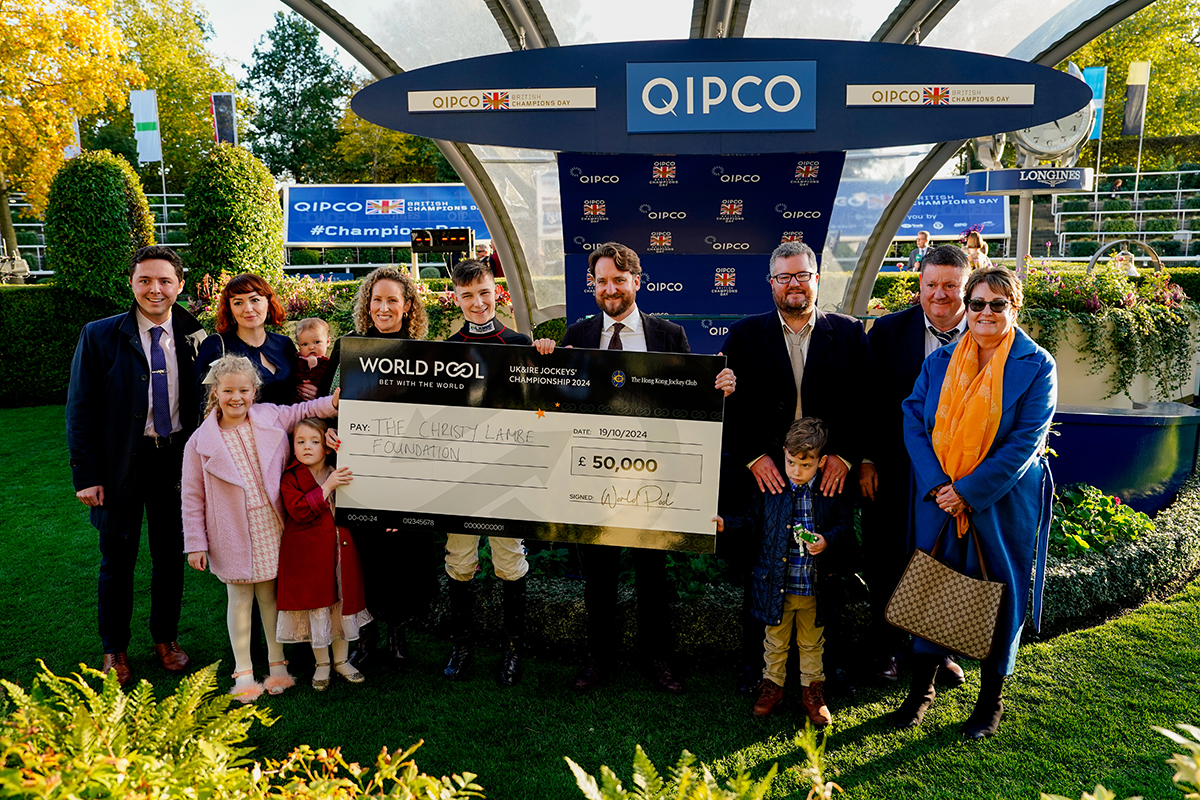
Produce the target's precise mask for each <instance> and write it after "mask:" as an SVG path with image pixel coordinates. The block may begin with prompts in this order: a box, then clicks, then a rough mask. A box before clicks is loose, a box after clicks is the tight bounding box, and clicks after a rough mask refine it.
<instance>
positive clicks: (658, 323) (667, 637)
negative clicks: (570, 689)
mask: <svg viewBox="0 0 1200 800" xmlns="http://www.w3.org/2000/svg"><path fill="white" fill-rule="evenodd" d="M588 274H589V275H591V276H592V279H593V281H594V282H595V295H596V305H597V306H599V307H600V312H601V313H599V314H596V315H594V316H591V317H588V318H587V319H583V320H580V321H579V322H576V323H574V324H573V325H571V326H569V327H568V328H567V332H566V333H565V334H564V335H563V339H562V343H561V346H562V347H584V348H591V349H593V350H595V349H600V350H632V351H636V352H643V353H645V352H651V353H656V352H657V353H690V352H691V347H689V346H688V340H687V334H686V333H685V332H684V330H683V328H682V327H681V326H679V325H676V324H675V323H674V322H671V321H669V320H665V319H659V318H658V317H654V316H650V315H649V314H643V313H642V312H641V311H639V310H638V307H637V292H638V289H639V288H640V287H641V285H642V265H641V261H640V259H638V255H637V253H635V252H633V250H631V249H629V248H628V247H626V246H625V245H623V244H618V243H616V242H608V243H607V244H603V245H600V246H599V247H597V248H596V249H595V250H593V251H592V253H591V255H590V256H589V257H588ZM534 346H535V347H537V349H538V351H539V352H542V353H549V352H551V351H553V349H554V340H553V339H539V340H537V341H536V342H534ZM735 380H736V379H735V378H734V374H733V372H732V371H730V370H729V369H724V370H722V371H721V372H720V373H719V374H718V375H717V380H716V388H717V389H720V390H722V391H724V392H725V394H726V395H729V394H730V393H732V392H733V387H734V385H735ZM580 553H581V555H582V556H583V567H584V574H585V580H586V582H585V584H584V595H583V596H584V606H585V608H586V609H587V638H588V658H589V660H588V663H587V664H586V665H585V666H584V668H583V669H582V670H580V672H579V674H578V675H577V676H576V677H575V683H574V686H575V688H576V689H580V690H584V689H590V688H592V687H593V686H595V685H596V684H597V683H599V682H600V681H601V680H602V679H603V677H604V674H605V673H606V672H608V671H609V670H610V669H611V668H612V655H613V654H614V653H615V652H616V648H617V626H616V622H617V618H616V617H617V615H616V611H617V579H618V577H619V573H620V557H621V550H620V548H618V547H609V546H604V545H580ZM630 555H631V556H632V558H633V569H634V576H635V580H636V590H637V614H638V647H639V649H640V650H641V652H642V654H643V655H644V656H646V657H647V658H648V660H649V662H650V666H651V671H652V672H653V673H654V679H655V681H656V682H657V684H658V686H659V688H661V689H662V690H663V691H665V692H669V693H671V694H679V693H680V692H682V691H683V684H682V683H680V681H679V679H678V678H677V677H676V675H675V673H674V670H673V669H672V668H671V664H670V657H671V654H672V650H673V648H672V646H671V642H672V640H673V635H672V633H671V626H670V619H669V618H668V608H667V607H668V605H669V604H670V602H671V600H672V599H673V595H674V592H673V591H672V589H673V587H672V586H671V583H670V580H669V579H668V577H667V554H666V552H665V551H663V550H646V549H643V548H631V549H630Z"/></svg>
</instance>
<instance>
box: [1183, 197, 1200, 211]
mask: <svg viewBox="0 0 1200 800" xmlns="http://www.w3.org/2000/svg"><path fill="white" fill-rule="evenodd" d="M1183 207H1184V208H1200V194H1198V195H1194V196H1192V197H1189V198H1188V199H1187V200H1184V201H1183Z"/></svg>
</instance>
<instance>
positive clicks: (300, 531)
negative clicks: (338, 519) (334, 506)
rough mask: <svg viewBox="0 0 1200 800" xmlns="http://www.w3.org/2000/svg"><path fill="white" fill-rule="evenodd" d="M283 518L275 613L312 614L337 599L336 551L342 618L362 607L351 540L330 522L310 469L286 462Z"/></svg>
mask: <svg viewBox="0 0 1200 800" xmlns="http://www.w3.org/2000/svg"><path fill="white" fill-rule="evenodd" d="M280 493H281V494H282V496H283V507H284V511H285V512H286V515H287V518H286V519H285V520H284V524H283V543H282V544H281V545H280V547H279V585H278V589H277V593H276V602H277V604H278V607H279V610H280V611H313V610H316V609H318V608H327V607H329V606H331V605H333V604H334V603H336V602H337V601H338V586H337V575H336V574H335V565H336V563H337V560H336V555H337V549H338V548H339V547H340V548H341V549H342V614H343V615H345V616H350V615H352V614H357V613H358V612H359V611H362V610H363V609H364V608H366V605H367V601H366V595H365V594H364V593H363V581H362V566H361V565H360V564H359V561H358V551H357V550H356V549H355V548H354V539H352V538H351V537H350V532H349V531H347V530H346V529H345V528H339V527H336V526H335V525H334V524H333V513H332V511H331V509H330V508H329V501H327V500H326V499H325V496H324V493H323V492H322V491H321V487H320V486H318V485H317V481H316V479H315V478H314V477H313V474H312V471H311V470H309V468H308V467H307V466H305V465H304V464H301V463H300V462H299V461H292V463H291V465H289V466H288V468H287V469H286V470H284V472H283V480H282V482H281V483H280Z"/></svg>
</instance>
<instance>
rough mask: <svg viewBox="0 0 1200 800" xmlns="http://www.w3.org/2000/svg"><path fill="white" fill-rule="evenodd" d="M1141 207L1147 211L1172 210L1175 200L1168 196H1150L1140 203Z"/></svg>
mask: <svg viewBox="0 0 1200 800" xmlns="http://www.w3.org/2000/svg"><path fill="white" fill-rule="evenodd" d="M1142 208H1144V209H1146V210H1147V211H1174V210H1175V200H1174V199H1173V198H1170V197H1151V198H1150V199H1149V200H1147V201H1146V202H1144V203H1142Z"/></svg>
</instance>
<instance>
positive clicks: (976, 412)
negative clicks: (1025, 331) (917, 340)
mask: <svg viewBox="0 0 1200 800" xmlns="http://www.w3.org/2000/svg"><path fill="white" fill-rule="evenodd" d="M1014 338H1016V332H1015V329H1013V330H1009V332H1008V335H1007V336H1005V337H1004V339H1003V340H1002V341H1001V342H1000V345H999V347H997V348H996V352H994V353H993V354H992V358H991V360H990V361H988V363H987V366H985V367H984V368H983V369H982V370H981V369H979V345H978V344H977V343H976V342H975V338H974V337H972V336H970V335H967V336H964V337H962V338H961V339H959V342H958V347H956V348H954V355H952V356H951V357H950V366H949V367H948V368H947V369H946V379H945V380H943V381H942V393H941V394H940V395H939V396H938V409H937V416H936V417H935V419H934V424H933V452H934V455H936V456H937V458H938V463H940V464H941V465H942V471H943V472H945V473H946V475H948V476H949V478H950V480H951V481H952V482H953V481H956V480H958V479H959V478H962V477H964V476H966V475H970V474H971V473H972V472H974V471H975V468H976V467H978V466H979V465H980V464H981V463H983V459H984V457H985V456H986V455H987V453H988V450H989V449H990V448H991V446H992V442H994V441H995V440H996V431H997V430H999V428H1000V414H1001V412H1002V411H1003V409H1004V362H1005V361H1007V360H1008V351H1009V350H1011V349H1012V343H1013V339H1014ZM955 520H956V522H957V524H958V535H959V536H960V537H961V536H963V535H964V534H966V532H967V530H968V526H969V523H968V521H967V515H966V514H965V513H960V514H956V515H955Z"/></svg>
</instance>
